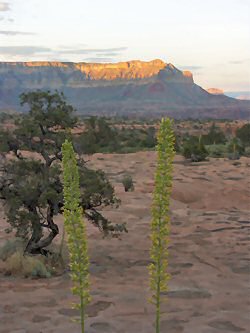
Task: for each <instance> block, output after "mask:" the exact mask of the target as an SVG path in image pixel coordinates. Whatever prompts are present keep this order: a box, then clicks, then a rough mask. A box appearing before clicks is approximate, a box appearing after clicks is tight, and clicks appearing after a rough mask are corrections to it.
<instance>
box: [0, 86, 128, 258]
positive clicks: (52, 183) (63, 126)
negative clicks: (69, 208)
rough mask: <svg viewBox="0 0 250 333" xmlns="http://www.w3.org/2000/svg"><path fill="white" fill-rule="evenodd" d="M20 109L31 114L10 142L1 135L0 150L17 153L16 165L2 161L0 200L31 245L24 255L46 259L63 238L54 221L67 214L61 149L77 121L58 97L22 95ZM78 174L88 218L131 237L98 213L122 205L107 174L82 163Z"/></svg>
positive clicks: (21, 120) (106, 229) (9, 137)
mask: <svg viewBox="0 0 250 333" xmlns="http://www.w3.org/2000/svg"><path fill="white" fill-rule="evenodd" d="M21 104H22V105H25V106H26V107H27V108H28V112H27V113H25V114H24V115H22V116H21V117H20V118H19V119H18V122H17V124H16V128H15V129H14V130H13V131H12V132H9V133H8V135H7V136H5V133H4V135H2V132H1V133H0V138H2V137H5V138H6V141H5V144H4V146H3V147H1V144H0V149H2V151H3V152H6V150H7V151H8V152H9V151H11V152H12V153H13V154H12V158H11V159H6V158H4V156H5V154H4V153H3V157H2V155H0V164H1V172H0V199H2V200H4V205H5V211H6V216H7V220H8V222H9V223H10V226H11V229H15V230H16V231H17V236H20V237H22V238H24V239H25V240H26V243H27V246H26V249H25V252H27V253H32V254H37V253H41V254H46V253H47V249H46V247H47V246H49V245H50V244H51V242H52V241H53V239H54V238H55V237H56V236H57V235H58V232H59V229H58V226H57V224H56V223H55V220H54V217H55V216H56V215H57V214H61V213H62V208H63V191H62V188H63V186H62V180H61V166H60V165H61V159H62V155H61V147H62V143H63V142H64V141H65V139H66V138H67V137H69V136H71V134H70V132H71V130H72V129H73V127H74V126H75V125H76V123H77V119H76V117H75V116H74V109H73V107H72V106H71V105H69V104H68V103H67V102H66V100H65V97H64V96H63V94H60V93H58V92H55V93H51V92H46V91H45V92H44V91H36V92H28V93H25V94H22V95H21ZM23 150H26V154H25V155H24V154H23ZM27 151H28V152H29V154H27ZM0 152H1V151H0ZM13 155H14V156H13ZM79 174H80V187H81V205H82V207H83V210H84V215H85V217H86V218H87V219H88V220H90V221H91V222H92V223H93V224H95V225H96V226H97V227H98V228H99V229H100V230H102V231H103V232H104V233H109V232H111V233H112V232H117V231H126V228H125V225H111V223H110V221H109V220H107V219H106V218H105V217H104V216H103V215H102V214H101V213H100V212H99V209H100V208H102V207H104V206H108V205H115V206H117V205H118V203H119V200H118V199H117V198H116V196H115V193H114V188H113V186H112V185H111V184H110V182H109V181H108V179H107V177H106V175H105V174H104V172H103V171H101V170H92V169H89V168H88V167H87V166H86V162H85V161H84V160H83V159H82V160H81V163H79Z"/></svg>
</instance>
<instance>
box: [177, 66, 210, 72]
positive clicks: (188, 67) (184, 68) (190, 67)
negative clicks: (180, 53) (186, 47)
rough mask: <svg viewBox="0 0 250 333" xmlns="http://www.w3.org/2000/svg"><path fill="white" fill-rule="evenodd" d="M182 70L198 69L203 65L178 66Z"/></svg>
mask: <svg viewBox="0 0 250 333" xmlns="http://www.w3.org/2000/svg"><path fill="white" fill-rule="evenodd" d="M179 68H180V69H181V70H183V71H198V70H199V69H202V68H204V67H203V66H179Z"/></svg>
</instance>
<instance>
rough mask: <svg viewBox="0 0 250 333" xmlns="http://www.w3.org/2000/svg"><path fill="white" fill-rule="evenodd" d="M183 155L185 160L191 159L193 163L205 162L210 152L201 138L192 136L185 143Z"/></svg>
mask: <svg viewBox="0 0 250 333" xmlns="http://www.w3.org/2000/svg"><path fill="white" fill-rule="evenodd" d="M182 153H183V156H184V157H185V158H188V159H191V161H192V162H200V161H204V160H205V159H206V157H207V156H208V151H207V150H206V147H205V146H204V144H203V142H202V140H201V137H197V136H191V137H189V138H188V139H187V140H186V141H185V142H184V144H183V150H182Z"/></svg>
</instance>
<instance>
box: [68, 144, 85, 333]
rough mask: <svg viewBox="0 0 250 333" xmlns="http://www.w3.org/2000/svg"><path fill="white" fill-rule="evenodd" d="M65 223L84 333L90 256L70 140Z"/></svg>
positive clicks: (75, 164) (82, 331)
mask: <svg viewBox="0 0 250 333" xmlns="http://www.w3.org/2000/svg"><path fill="white" fill-rule="evenodd" d="M62 156H63V158H62V165H63V195H64V212H63V215H64V226H65V231H66V234H67V244H68V249H69V256H70V270H71V279H72V281H73V288H72V293H73V294H74V295H76V296H79V298H80V303H79V304H75V305H74V306H75V307H76V308H77V309H79V310H80V320H81V333H84V323H85V310H86V305H87V304H88V303H89V301H90V292H89V288H90V283H89V257H88V247H87V235H86V227H85V222H84V219H83V209H82V207H81V206H80V196H81V193H80V185H79V171H78V166H77V159H76V155H75V152H74V149H73V146H72V144H71V143H70V142H69V141H68V140H66V141H65V142H64V144H63V145H62Z"/></svg>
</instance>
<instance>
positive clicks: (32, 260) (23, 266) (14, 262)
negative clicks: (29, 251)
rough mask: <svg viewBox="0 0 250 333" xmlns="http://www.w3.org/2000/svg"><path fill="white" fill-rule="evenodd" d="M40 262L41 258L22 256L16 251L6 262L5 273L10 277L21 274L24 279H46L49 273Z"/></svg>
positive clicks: (21, 253)
mask: <svg viewBox="0 0 250 333" xmlns="http://www.w3.org/2000/svg"><path fill="white" fill-rule="evenodd" d="M39 257H41V256H39ZM42 260H43V259H42V257H41V258H38V257H34V256H29V255H25V256H24V255H23V252H21V251H16V252H14V253H13V254H12V255H11V256H10V257H9V258H8V259H7V260H6V262H5V272H6V273H7V274H11V275H12V274H21V275H23V276H25V277H40V278H48V277H50V276H51V273H50V272H49V271H48V270H47V268H46V266H45V264H44V262H43V261H42Z"/></svg>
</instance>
